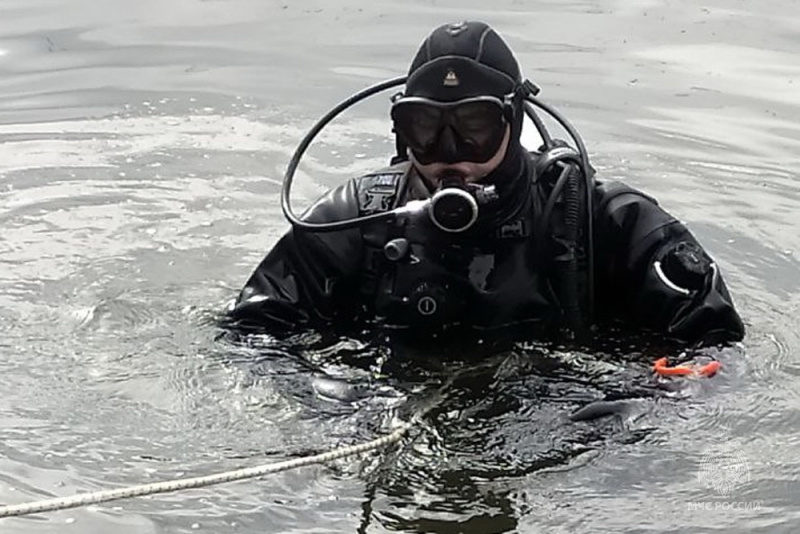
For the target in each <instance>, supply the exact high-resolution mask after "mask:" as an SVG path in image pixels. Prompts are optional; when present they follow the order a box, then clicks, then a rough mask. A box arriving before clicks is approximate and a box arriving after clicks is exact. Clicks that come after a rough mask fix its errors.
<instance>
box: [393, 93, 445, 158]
mask: <svg viewBox="0 0 800 534" xmlns="http://www.w3.org/2000/svg"><path fill="white" fill-rule="evenodd" d="M443 119H444V114H443V112H442V110H441V109H440V108H437V107H435V106H432V105H429V104H422V103H406V104H399V105H396V106H394V108H393V109H392V120H393V121H394V127H395V130H396V131H397V134H398V135H399V136H400V138H401V139H402V140H403V141H404V142H405V143H406V144H407V145H408V146H409V147H410V148H411V150H414V151H415V152H421V151H425V150H427V149H429V148H430V147H431V146H432V145H433V144H434V143H435V142H436V140H437V137H438V136H439V133H440V132H441V129H442V126H443V125H444V120H443Z"/></svg>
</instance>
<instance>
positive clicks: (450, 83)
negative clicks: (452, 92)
mask: <svg viewBox="0 0 800 534" xmlns="http://www.w3.org/2000/svg"><path fill="white" fill-rule="evenodd" d="M460 83H461V80H459V79H458V76H456V73H455V71H454V70H453V69H450V70H448V71H447V74H445V76H444V82H443V85H444V86H445V87H458V85H459V84H460Z"/></svg>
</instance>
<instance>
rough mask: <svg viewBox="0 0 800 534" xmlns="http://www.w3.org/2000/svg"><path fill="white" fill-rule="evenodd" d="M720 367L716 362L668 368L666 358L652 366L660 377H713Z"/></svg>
mask: <svg viewBox="0 0 800 534" xmlns="http://www.w3.org/2000/svg"><path fill="white" fill-rule="evenodd" d="M720 367H722V364H721V363H719V362H718V361H716V360H713V361H710V362H708V363H707V364H705V365H697V364H693V363H688V364H684V365H676V366H675V367H670V366H669V365H668V364H667V359H666V358H659V359H658V360H656V363H655V364H653V370H654V371H655V372H656V374H658V375H660V376H714V375H715V374H717V371H719V369H720Z"/></svg>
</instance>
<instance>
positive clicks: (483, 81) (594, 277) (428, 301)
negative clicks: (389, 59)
mask: <svg viewBox="0 0 800 534" xmlns="http://www.w3.org/2000/svg"><path fill="white" fill-rule="evenodd" d="M403 82H404V84H405V89H404V91H403V92H402V93H398V94H397V95H395V96H394V97H393V98H392V102H391V119H392V124H393V130H394V133H395V136H396V142H397V150H398V151H397V155H396V156H395V157H394V158H393V160H392V164H391V165H390V166H389V167H387V168H384V169H381V170H378V171H376V172H372V173H370V174H367V175H365V176H361V177H359V178H355V179H352V180H350V181H348V182H347V183H346V184H344V185H342V186H340V187H338V188H336V189H334V190H332V191H330V192H328V193H327V194H326V195H324V196H323V197H322V198H321V199H320V200H318V201H317V202H316V203H315V204H314V205H313V206H312V207H311V208H309V209H308V210H307V211H306V212H305V213H304V214H303V215H302V216H301V217H297V216H295V215H294V213H293V212H292V210H291V207H290V202H289V189H290V185H291V179H292V176H293V174H294V170H295V169H296V167H297V164H298V162H299V160H300V157H301V156H302V153H303V151H304V150H305V149H306V148H307V146H308V144H310V142H311V139H312V138H313V136H314V135H316V133H317V132H318V131H319V130H321V129H322V127H324V125H325V123H326V122H327V121H329V120H330V119H332V118H333V116H335V114H337V113H338V112H340V111H341V110H343V109H344V108H346V107H348V106H349V105H351V104H352V103H354V102H355V101H357V100H359V99H361V98H363V97H366V96H371V94H374V93H375V92H377V91H379V90H384V89H386V88H388V87H391V86H397V85H401V84H402V83H403ZM538 91H539V90H538V88H537V87H536V86H535V85H534V84H533V83H532V82H530V81H528V80H525V79H524V78H523V77H522V75H521V72H520V68H519V65H518V63H517V60H516V58H515V56H514V54H513V52H512V51H511V50H510V49H509V47H508V46H507V45H506V43H505V42H504V41H503V39H502V38H501V37H500V36H499V35H498V34H497V33H496V32H495V31H494V30H493V29H492V28H490V27H489V26H488V25H486V24H484V23H482V22H461V23H455V24H447V25H443V26H441V27H439V28H436V29H435V30H434V31H433V32H432V33H431V34H430V35H429V36H428V37H427V38H426V39H425V41H424V42H423V43H422V45H421V47H420V48H419V51H418V52H417V54H416V56H415V57H414V59H413V61H412V63H411V66H410V68H409V71H408V76H407V77H404V78H401V79H397V80H392V81H390V82H385V83H383V84H380V85H379V86H375V87H374V88H372V89H370V90H369V91H365V92H362V94H359V95H356V96H354V97H351V99H350V100H348V101H346V102H344V103H343V104H342V105H340V106H339V108H336V109H335V110H333V111H332V112H331V113H329V115H328V116H326V117H325V118H324V119H323V120H321V122H320V123H318V124H317V126H316V127H315V128H314V129H313V130H312V132H310V133H309V135H308V136H306V139H304V141H303V143H301V146H300V147H299V148H298V151H297V152H296V153H295V157H294V158H293V160H292V162H291V163H290V165H289V169H288V170H287V173H286V177H285V183H284V190H283V198H282V204H283V209H284V213H285V214H286V216H287V218H288V219H289V220H290V222H291V223H292V228H291V229H290V230H289V231H288V232H287V233H286V234H285V235H284V236H283V237H282V238H281V239H280V240H279V241H278V242H277V244H275V246H274V247H273V248H272V250H271V251H270V252H269V253H268V254H267V255H266V257H265V258H264V259H263V261H262V262H261V263H260V264H259V265H258V267H257V268H256V270H255V272H254V273H253V274H252V276H251V277H250V279H249V280H248V281H247V283H246V284H245V286H244V288H243V289H242V291H241V293H240V294H239V296H238V299H237V300H236V301H235V303H234V304H233V305H232V306H231V308H230V309H229V310H228V319H229V320H230V321H231V322H232V323H233V324H235V325H237V326H241V327H243V328H248V329H249V328H258V329H266V330H267V331H272V332H293V331H297V330H300V329H305V328H315V329H316V328H324V327H331V326H333V327H335V326H336V325H344V326H345V327H347V326H352V325H354V324H361V325H365V324H367V325H368V324H373V325H380V326H381V327H386V328H390V329H401V330H403V331H406V332H409V331H410V332H414V333H415V335H416V334H417V333H429V334H433V335H441V333H443V332H446V331H450V332H461V331H463V330H464V329H467V330H471V331H472V330H477V331H480V332H487V331H497V330H498V329H501V328H504V327H520V328H522V329H524V330H525V331H526V332H543V333H544V332H547V333H550V332H554V333H556V334H558V335H566V336H567V337H568V339H578V338H586V337H587V336H591V334H592V332H593V330H595V328H596V325H597V324H599V323H607V322H611V321H616V322H621V323H623V324H625V325H630V326H633V327H635V328H637V329H640V330H647V331H655V332H658V333H659V334H662V335H665V336H667V337H669V338H674V339H678V340H681V341H685V342H691V343H701V344H711V343H721V342H731V341H738V340H741V339H742V338H743V336H744V326H743V324H742V321H741V319H740V317H739V315H738V313H737V311H736V309H735V307H734V304H733V301H732V299H731V297H730V295H729V293H728V290H727V288H726V286H725V283H724V281H723V279H722V276H721V274H720V271H719V268H718V267H717V265H716V263H714V261H713V260H712V259H711V257H710V256H709V255H708V254H707V253H706V252H705V251H704V250H703V248H702V247H701V246H700V245H699V244H698V242H697V240H696V239H695V237H694V236H693V235H692V234H691V233H690V231H689V230H688V229H687V228H686V227H685V226H684V225H683V224H682V223H680V222H679V221H678V220H676V219H675V218H673V217H672V216H670V215H669V214H668V213H666V212H665V211H664V210H663V209H662V208H661V207H659V205H658V204H657V202H656V201H655V200H654V199H653V198H651V197H649V196H647V195H646V194H644V193H642V192H640V191H637V190H635V189H633V188H631V187H629V186H627V185H623V184H621V183H617V182H613V181H604V180H596V179H595V178H594V170H593V169H592V167H591V165H590V164H589V161H588V155H587V152H586V149H585V147H584V146H583V142H582V141H581V139H580V137H579V136H578V134H577V132H576V131H575V129H574V128H572V126H571V125H570V124H569V122H567V121H566V119H564V118H563V117H562V116H561V115H560V114H559V113H558V112H557V111H556V110H555V109H553V108H552V107H550V106H548V105H546V104H545V103H543V102H541V101H540V100H539V99H538V98H537V96H536V95H537V93H538ZM537 110H543V111H544V112H545V113H547V114H548V115H549V116H550V117H551V118H553V119H555V120H556V121H557V122H558V123H559V124H561V125H562V127H563V128H564V129H565V130H566V131H567V133H568V134H569V137H571V138H572V144H570V143H568V142H566V141H563V140H560V139H556V138H553V137H552V136H551V135H550V134H549V132H548V131H547V128H546V127H545V125H544V122H543V121H542V120H541V118H540V117H539V115H538V113H537ZM525 116H528V117H529V118H530V119H531V120H532V122H533V124H534V125H535V127H536V128H537V130H538V132H539V134H540V137H541V138H542V146H541V147H539V148H538V149H537V150H535V151H529V150H528V149H526V148H525V147H523V145H522V143H521V140H520V137H521V133H522V127H523V121H524V118H525Z"/></svg>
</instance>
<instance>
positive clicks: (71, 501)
mask: <svg viewBox="0 0 800 534" xmlns="http://www.w3.org/2000/svg"><path fill="white" fill-rule="evenodd" d="M410 428H411V424H410V423H405V422H403V423H400V424H399V425H398V427H397V428H395V429H394V430H393V431H392V432H391V433H390V434H387V435H385V436H382V437H380V438H376V439H373V440H370V441H366V442H364V443H359V444H356V445H348V446H346V447H340V448H338V449H334V450H332V451H328V452H323V453H320V454H315V455H313V456H305V457H303V458H295V459H293V460H284V461H282V462H274V463H269V464H262V465H257V466H254V467H246V468H243V469H237V470H234V471H225V472H222V473H216V474H213V475H206V476H199V477H191V478H180V479H175V480H166V481H163V482H154V483H152V484H141V485H138V486H129V487H127V488H118V489H113V490H101V491H96V492H92V493H82V494H80V495H73V496H72V497H58V498H54V499H45V500H42V501H33V502H28V503H22V504H13V505H9V506H0V518H4V517H18V516H23V515H30V514H38V513H42V512H55V511H57V510H67V509H69V508H78V507H80V506H88V505H90V504H97V503H102V502H109V501H116V500H119V499H128V498H131V497H142V496H144V495H154V494H156V493H169V492H172V491H180V490H186V489H194V488H203V487H207V486H213V485H216V484H223V483H225V482H233V481H236V480H244V479H249V478H258V477H261V476H264V475H269V474H272V473H279V472H281V471H288V470H290V469H296V468H298V467H305V466H308V465H314V464H322V463H327V462H332V461H333V460H338V459H340V458H346V457H348V456H355V455H357V454H361V453H365V452H369V451H371V450H375V449H379V448H381V447H385V446H386V445H391V444H392V443H395V442H398V441H400V440H401V439H402V438H403V435H405V433H406V432H408V430H409V429H410Z"/></svg>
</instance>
